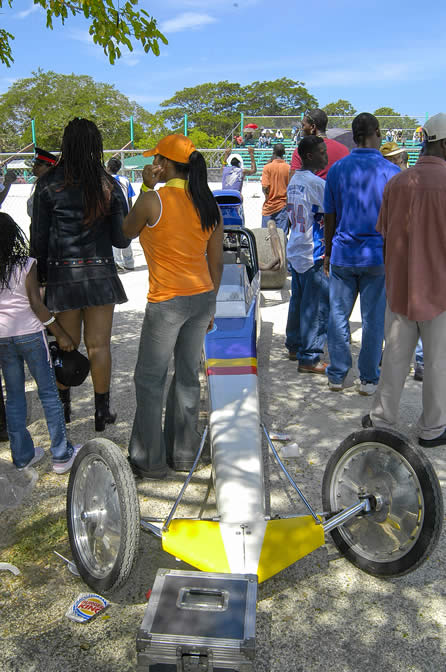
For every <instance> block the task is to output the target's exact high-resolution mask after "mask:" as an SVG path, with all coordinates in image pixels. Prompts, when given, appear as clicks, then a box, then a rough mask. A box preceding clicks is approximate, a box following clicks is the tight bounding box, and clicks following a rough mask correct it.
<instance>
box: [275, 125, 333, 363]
mask: <svg viewBox="0 0 446 672" xmlns="http://www.w3.org/2000/svg"><path fill="white" fill-rule="evenodd" d="M298 152H299V156H300V159H301V161H302V167H301V168H300V169H299V170H297V171H296V172H295V173H294V175H293V177H292V178H291V181H290V183H289V185H288V189H287V201H288V202H287V210H288V215H289V220H290V237H289V241H288V245H287V259H288V262H289V263H290V264H291V298H290V305H289V309H288V320H287V325H286V341H285V345H286V347H287V348H288V352H289V355H288V356H289V358H290V359H291V360H295V359H298V360H299V367H298V371H300V372H301V373H322V374H324V373H325V369H326V367H327V365H326V364H325V363H323V362H321V361H320V355H321V354H322V353H323V351H324V345H325V341H326V338H327V318H328V281H327V277H326V276H325V274H324V269H323V263H324V262H323V260H324V252H325V245H324V189H325V181H324V180H323V179H322V178H320V177H318V176H317V175H315V172H316V171H319V170H323V169H324V168H325V166H326V165H327V161H328V157H327V148H326V146H325V142H324V140H323V138H322V137H320V136H318V135H308V136H306V137H304V138H303V139H302V140H301V141H300V142H299V146H298Z"/></svg>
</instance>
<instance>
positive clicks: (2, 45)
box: [0, 0, 167, 67]
mask: <svg viewBox="0 0 446 672" xmlns="http://www.w3.org/2000/svg"><path fill="white" fill-rule="evenodd" d="M6 2H7V3H8V5H9V6H10V7H12V6H13V4H14V0H6ZM6 2H5V1H4V0H0V8H1V7H3V5H4V4H6ZM33 3H34V5H40V6H41V7H42V8H43V9H45V10H46V26H47V28H51V29H52V28H53V19H60V20H61V21H62V24H65V21H66V20H67V19H68V17H69V16H70V15H71V16H75V15H76V14H81V13H82V14H83V15H84V16H85V18H86V19H87V20H88V21H89V23H90V28H89V33H90V35H91V36H92V37H93V41H94V42H95V44H98V45H99V46H101V47H102V48H103V50H104V53H105V54H106V56H108V59H109V61H110V63H114V62H115V60H116V59H117V58H120V57H121V53H122V52H121V49H120V47H122V46H125V47H127V48H128V49H129V50H130V51H133V45H132V39H134V40H136V41H137V42H140V43H141V46H142V47H143V49H144V51H145V52H146V53H147V52H149V51H152V52H153V53H154V54H155V56H158V55H159V52H160V49H159V42H160V41H161V42H163V43H164V44H167V39H166V38H165V37H164V35H163V34H162V33H160V31H159V30H158V28H157V27H156V26H157V24H156V20H155V19H154V18H153V17H151V16H150V15H149V14H148V13H147V12H146V11H145V10H144V9H140V10H139V11H138V10H135V9H134V7H135V6H136V5H137V4H138V0H127V1H124V0H123V1H122V2H121V3H119V2H118V6H117V8H115V3H114V1H113V0H88V1H87V0H33ZM13 39H14V36H13V35H12V34H11V33H8V32H7V31H6V30H4V29H0V63H3V64H4V65H6V66H7V67H10V66H11V63H12V62H13V60H14V59H13V57H12V50H11V40H13Z"/></svg>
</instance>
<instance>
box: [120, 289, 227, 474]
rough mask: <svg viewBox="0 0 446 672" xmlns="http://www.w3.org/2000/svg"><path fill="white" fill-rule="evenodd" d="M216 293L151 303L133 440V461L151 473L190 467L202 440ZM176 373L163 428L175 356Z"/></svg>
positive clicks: (143, 337)
mask: <svg viewBox="0 0 446 672" xmlns="http://www.w3.org/2000/svg"><path fill="white" fill-rule="evenodd" d="M215 298H216V297H215V292H214V291H212V292H205V293H203V294H195V295H193V296H176V297H175V298H173V299H170V300H168V301H161V302H160V303H148V304H147V307H146V312H145V316H144V322H143V325H142V331H141V340H140V343H139V353H138V361H137V363H136V369H135V388H136V413H135V419H134V421H133V429H132V435H131V437H130V443H129V455H130V460H131V462H132V463H133V464H135V465H136V466H137V467H139V468H140V469H141V470H143V471H146V472H154V473H156V471H160V470H162V469H164V468H165V467H166V462H167V463H169V464H170V465H171V466H173V468H177V469H178V468H179V469H181V468H182V467H183V466H184V468H186V469H187V468H190V467H191V466H192V463H193V461H194V458H195V455H196V453H197V450H198V446H199V443H200V435H199V433H198V431H197V424H198V413H199V406H200V382H199V378H198V373H199V369H200V360H201V352H202V349H203V341H204V337H205V334H206V329H207V327H208V325H209V322H210V319H211V317H212V316H213V315H214V314H215ZM172 353H173V355H174V365H175V374H174V376H173V378H172V382H171V384H170V387H169V393H168V395H167V403H166V415H165V420H164V432H163V431H162V412H163V392H164V387H165V383H166V377H167V370H168V366H169V362H170V359H171V357H172Z"/></svg>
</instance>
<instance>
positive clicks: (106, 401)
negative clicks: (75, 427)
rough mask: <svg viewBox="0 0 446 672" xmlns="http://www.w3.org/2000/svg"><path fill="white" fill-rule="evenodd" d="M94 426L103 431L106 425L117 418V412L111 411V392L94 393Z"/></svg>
mask: <svg viewBox="0 0 446 672" xmlns="http://www.w3.org/2000/svg"><path fill="white" fill-rule="evenodd" d="M94 405H95V409H96V410H95V414H94V428H95V430H96V431H97V432H103V431H104V429H105V425H112V424H113V423H114V422H115V420H116V413H112V412H111V411H110V392H105V394H97V393H96V392H95V394H94Z"/></svg>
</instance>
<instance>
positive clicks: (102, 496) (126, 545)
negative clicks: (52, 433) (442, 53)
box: [67, 439, 140, 593]
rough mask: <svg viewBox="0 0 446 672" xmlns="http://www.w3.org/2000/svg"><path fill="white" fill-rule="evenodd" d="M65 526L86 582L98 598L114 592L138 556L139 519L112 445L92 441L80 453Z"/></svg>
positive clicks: (130, 483)
mask: <svg viewBox="0 0 446 672" xmlns="http://www.w3.org/2000/svg"><path fill="white" fill-rule="evenodd" d="M67 523H68V535H69V539H70V545H71V552H72V554H73V560H74V562H75V564H76V566H77V568H78V570H79V573H80V575H81V576H82V578H83V579H84V581H85V583H87V584H88V585H89V586H90V587H91V588H92V589H93V590H94V591H96V592H98V593H105V592H109V593H110V592H112V591H114V590H117V589H118V588H119V587H120V586H121V585H122V584H123V583H124V582H125V581H126V580H127V579H128V577H129V574H130V572H131V569H132V567H133V564H134V562H135V559H136V556H137V552H138V545H139V529H140V515H139V502H138V495H137V491H136V486H135V479H134V476H133V474H132V471H131V469H130V466H129V464H128V462H127V460H126V459H125V458H124V456H123V454H122V452H121V450H120V449H119V448H118V447H117V446H116V445H115V444H114V443H113V442H112V441H109V440H107V439H92V440H91V441H87V443H86V444H85V445H84V446H83V447H82V449H81V450H80V451H79V454H78V455H77V457H76V459H75V461H74V464H73V466H72V468H71V473H70V480H69V482H68V493H67Z"/></svg>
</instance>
